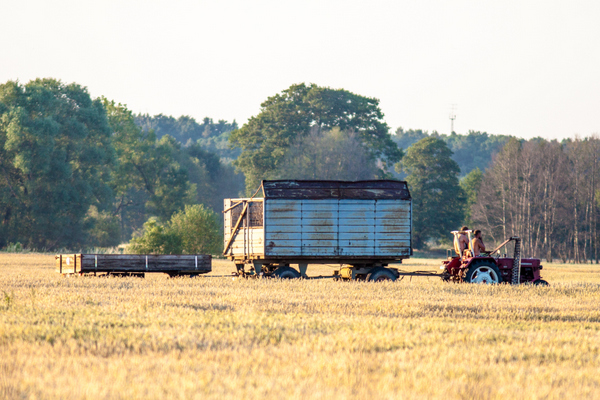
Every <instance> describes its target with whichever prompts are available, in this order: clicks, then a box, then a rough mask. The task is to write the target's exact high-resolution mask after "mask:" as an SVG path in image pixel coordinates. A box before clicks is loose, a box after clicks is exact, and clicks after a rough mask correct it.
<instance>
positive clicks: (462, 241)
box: [454, 226, 469, 256]
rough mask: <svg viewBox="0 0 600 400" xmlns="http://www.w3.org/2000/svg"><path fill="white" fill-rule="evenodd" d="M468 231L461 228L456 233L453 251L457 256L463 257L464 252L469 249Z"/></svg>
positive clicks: (465, 228) (466, 228)
mask: <svg viewBox="0 0 600 400" xmlns="http://www.w3.org/2000/svg"><path fill="white" fill-rule="evenodd" d="M468 230H469V228H468V227H466V226H463V227H462V228H460V231H458V235H455V236H454V251H455V252H456V254H458V255H459V256H463V255H464V252H465V250H467V249H468V248H469V238H468V237H467V232H468Z"/></svg>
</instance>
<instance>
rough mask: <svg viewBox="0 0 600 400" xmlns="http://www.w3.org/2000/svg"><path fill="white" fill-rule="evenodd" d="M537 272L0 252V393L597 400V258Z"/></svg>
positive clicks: (428, 264) (426, 263)
mask: <svg viewBox="0 0 600 400" xmlns="http://www.w3.org/2000/svg"><path fill="white" fill-rule="evenodd" d="M439 264H440V262H439V260H409V262H408V263H407V264H405V266H404V267H405V269H411V268H412V269H419V270H423V269H432V270H433V269H437V267H438V266H439ZM213 269H214V272H213V273H212V275H225V274H230V273H231V272H232V271H233V266H232V265H231V264H229V263H228V262H226V261H222V260H214V264H213ZM308 272H309V275H315V274H321V273H322V274H327V275H329V274H331V269H329V268H328V267H318V268H312V266H311V267H309V270H308ZM542 275H543V277H544V278H545V279H546V280H548V281H549V282H550V284H551V286H550V287H537V286H529V285H527V286H519V287H513V286H509V285H497V286H478V285H467V284H448V283H443V282H441V281H440V280H439V278H413V279H412V280H411V279H409V278H405V279H403V280H402V281H400V282H389V283H366V282H335V281H332V280H298V281H279V280H270V279H263V280H244V279H232V278H219V277H212V278H210V277H201V278H196V279H185V278H178V279H169V278H168V277H167V276H166V275H154V276H148V277H147V278H146V279H139V278H99V277H71V278H67V277H62V276H60V275H59V274H58V273H56V272H55V271H54V258H53V256H51V255H35V254H25V255H19V254H1V255H0V296H1V301H0V398H3V399H4V398H6V399H21V398H23V399H28V398H32V399H33V398H34V399H46V398H61V399H86V398H89V399H98V398H101V399H102V398H106V399H109V398H110V399H115V398H116V399H119V398H122V399H125V398H127V399H131V398H144V399H162V398H175V399H179V398H181V399H206V398H249V399H262V398H265V397H272V398H297V399H300V398H322V399H331V398H360V399H364V398H407V399H412V398H444V399H448V398H450V399H454V398H457V399H467V398H468V399H473V398H478V399H500V398H502V399H509V398H510V399H536V398H540V399H559V398H560V399H563V398H579V399H582V398H590V399H592V398H599V397H600V374H599V373H598V371H600V266H598V265H564V264H547V265H545V268H544V270H543V271H542Z"/></svg>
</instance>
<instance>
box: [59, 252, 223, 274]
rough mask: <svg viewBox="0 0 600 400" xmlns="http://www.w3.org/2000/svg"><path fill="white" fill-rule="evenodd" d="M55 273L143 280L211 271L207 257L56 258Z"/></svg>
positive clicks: (98, 256) (82, 256)
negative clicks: (151, 275) (148, 275)
mask: <svg viewBox="0 0 600 400" xmlns="http://www.w3.org/2000/svg"><path fill="white" fill-rule="evenodd" d="M55 259H56V271H57V272H59V273H61V274H63V275H67V274H80V275H83V274H99V273H103V274H108V275H125V276H140V277H143V276H144V275H145V274H146V273H165V274H168V275H169V276H171V277H175V276H185V275H187V276H196V275H200V274H206V273H209V272H211V271H212V257H211V256H210V255H207V254H192V255H187V254H186V255H155V254H59V255H57V256H56V257H55Z"/></svg>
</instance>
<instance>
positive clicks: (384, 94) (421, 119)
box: [0, 0, 600, 139]
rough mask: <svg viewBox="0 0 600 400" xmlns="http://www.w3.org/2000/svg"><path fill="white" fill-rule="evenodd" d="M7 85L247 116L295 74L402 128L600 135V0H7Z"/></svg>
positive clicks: (174, 110) (136, 107)
mask: <svg viewBox="0 0 600 400" xmlns="http://www.w3.org/2000/svg"><path fill="white" fill-rule="evenodd" d="M0 15H1V17H2V18H1V22H0V37H1V40H0V57H1V58H0V83H4V82H6V81H8V80H19V81H20V82H21V83H26V82H28V81H29V80H31V79H35V78H36V77H53V78H58V79H61V80H62V81H64V82H66V83H70V82H76V83H79V84H81V85H83V86H86V87H87V88H88V90H89V92H90V94H91V95H92V97H98V96H102V95H103V96H106V97H107V98H109V99H113V100H115V101H117V102H120V103H124V104H127V106H128V107H129V109H131V110H132V111H133V112H135V113H137V112H142V113H149V114H151V115H154V114H159V113H163V114H166V115H173V116H176V117H178V116H180V115H190V116H192V117H194V118H196V119H198V120H201V119H202V118H204V117H205V116H209V117H211V118H213V119H215V120H218V119H226V120H228V121H231V120H233V119H236V120H237V121H238V123H240V124H243V123H244V122H246V121H247V119H248V118H249V117H251V116H253V115H256V114H257V113H258V112H259V110H260V103H262V102H263V101H264V100H265V99H266V98H267V97H269V96H272V95H274V94H276V93H278V92H280V91H282V90H284V89H286V88H287V87H289V86H290V85H291V84H294V83H300V82H306V83H311V82H312V83H316V84H318V85H321V86H329V87H332V88H344V89H346V90H350V91H352V92H354V93H357V94H360V95H364V96H369V97H376V98H378V99H380V100H381V103H380V106H381V109H382V110H383V112H384V114H385V120H386V121H387V123H388V124H389V125H390V127H391V128H392V130H396V128H398V127H399V126H401V127H403V128H405V129H410V128H412V129H424V130H428V131H432V130H437V131H439V132H441V133H448V132H449V130H450V121H449V118H448V117H449V114H450V110H451V104H456V111H455V113H456V121H455V131H456V132H458V133H466V132H467V131H468V130H480V131H487V132H488V133H494V134H507V135H515V136H519V137H523V138H531V137H534V136H542V137H545V138H548V139H552V138H564V137H572V136H574V135H575V134H579V135H581V136H587V135H591V134H593V133H600V1H597V0H595V1H577V0H571V1H553V0H546V1H529V0H519V1H507V0H501V1H494V2H492V1H483V0H479V1H465V0H457V1H427V0H412V1H398V0H397V1H357V0H347V1H325V0H322V1H310V0H309V1H307V0H304V1H286V0H279V1H270V0H269V1H267V0H265V1H251V0H246V1H177V0H170V1H151V0H146V1H127V0H119V1H112V0H111V1H108V0H103V1H86V0H76V1H50V0H38V1H28V0H20V1H13V0H8V1H7V0H0Z"/></svg>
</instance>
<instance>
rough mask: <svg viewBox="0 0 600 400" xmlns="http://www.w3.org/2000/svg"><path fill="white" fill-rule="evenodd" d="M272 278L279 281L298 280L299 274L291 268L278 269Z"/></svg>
mask: <svg viewBox="0 0 600 400" xmlns="http://www.w3.org/2000/svg"><path fill="white" fill-rule="evenodd" d="M273 276H274V277H276V278H279V279H298V278H300V272H298V271H296V270H295V269H294V268H292V267H279V268H277V269H276V270H275V271H273Z"/></svg>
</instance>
